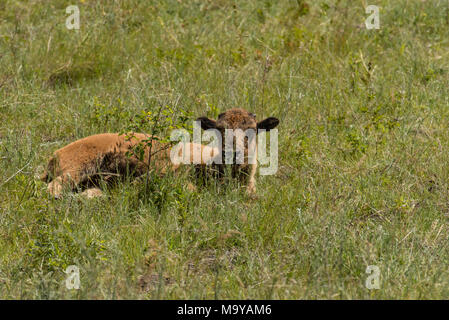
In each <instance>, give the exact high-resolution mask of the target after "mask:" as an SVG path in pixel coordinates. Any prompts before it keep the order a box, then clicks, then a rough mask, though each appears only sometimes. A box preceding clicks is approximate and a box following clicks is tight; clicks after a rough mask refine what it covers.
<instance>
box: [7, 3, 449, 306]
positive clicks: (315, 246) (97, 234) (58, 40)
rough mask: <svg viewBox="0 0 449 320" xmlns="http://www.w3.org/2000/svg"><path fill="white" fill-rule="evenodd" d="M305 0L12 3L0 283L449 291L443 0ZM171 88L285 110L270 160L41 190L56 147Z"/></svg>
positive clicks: (239, 292)
mask: <svg viewBox="0 0 449 320" xmlns="http://www.w3.org/2000/svg"><path fill="white" fill-rule="evenodd" d="M305 2H307V3H308V5H305V4H304V3H305ZM305 2H304V1H301V0H300V1H268V0H265V1H232V0H219V1H212V0H210V1H207V0H203V1H199V0H197V1H174V0H170V1H162V0H160V1H138V0H127V1H121V0H117V1H106V0H103V1H99V0H95V1H94V0H85V1H63V0H55V1H51V2H49V1H47V2H45V1H37V0H29V1H17V0H5V1H1V2H0V298H3V299H22V298H25V299H47V298H50V299H60V298H66V299H130V298H135V299H158V298H163V299H178V298H184V299H205V298H208V299H214V298H219V299H231V298H233V299H247V298H248V299H265V298H273V299H317V298H319V299H321V298H330V299H347V298H349V299H388V298H393V299H414V298H418V299H424V298H443V299H448V298H449V269H448V267H447V266H448V264H449V250H448V248H447V243H448V239H447V237H448V231H449V228H448V222H449V196H448V195H449V194H448V188H449V184H448V178H449V161H448V153H449V146H448V143H449V130H448V129H449V123H448V116H449V108H448V107H449V101H448V88H449V77H448V72H449V55H448V49H449V4H448V2H447V1H438V0H429V1H406V0H399V1H386V0H383V1H381V0H377V1H372V2H370V3H366V2H365V1H349V0H347V1H346V0H341V1H329V0H319V1H308V0H307V1H305ZM50 3H51V4H50ZM71 4H77V5H78V6H79V7H80V10H81V29H80V30H79V31H75V30H67V29H66V27H65V19H66V17H67V16H68V15H67V14H66V13H65V8H66V7H67V6H68V5H71ZM368 4H376V5H379V6H380V7H381V11H380V29H379V30H367V29H366V28H365V26H364V21H365V19H366V17H367V16H368V15H367V14H365V9H364V7H365V6H366V5H368ZM369 66H371V70H368V69H369ZM160 104H163V105H169V106H172V107H177V108H182V109H184V110H186V111H188V112H191V113H192V114H193V115H194V117H197V116H203V115H208V116H211V117H212V116H215V115H216V114H217V113H218V112H222V111H224V110H226V109H228V108H231V107H242V108H245V109H248V110H250V111H252V112H255V113H257V115H258V118H259V119H262V118H264V117H267V116H275V117H278V118H279V119H280V125H279V127H278V129H279V170H278V172H277V174H276V175H273V176H259V177H258V178H257V182H258V190H257V195H258V198H257V199H256V200H251V199H249V198H247V197H246V196H245V192H244V188H243V187H239V186H236V185H235V184H231V185H229V186H227V187H224V188H221V189H220V188H217V187H215V186H214V185H210V186H206V187H200V188H198V190H197V191H196V192H190V191H188V190H187V189H186V188H185V185H186V184H187V182H188V180H189V177H188V176H187V175H180V176H178V177H173V176H167V177H165V178H164V179H161V180H158V181H154V182H153V184H152V189H151V192H149V193H147V194H145V190H144V188H143V187H142V186H139V185H137V186H136V185H133V184H131V183H129V182H124V183H123V184H120V185H119V186H117V187H115V188H112V189H110V190H108V191H107V192H106V193H107V196H106V197H105V198H99V199H94V200H86V199H84V198H81V197H79V196H78V195H76V194H73V195H70V194H67V195H66V196H65V197H64V199H62V200H57V201H56V200H53V199H51V198H50V197H49V196H48V195H47V193H46V186H45V184H44V183H42V182H40V181H39V180H38V179H37V178H36V176H37V175H38V174H39V173H40V172H42V170H43V166H44V164H45V163H46V161H47V160H48V158H49V156H50V155H51V153H52V152H53V151H54V150H56V149H57V148H60V147H62V146H64V145H65V144H67V143H69V142H72V141H74V140H76V139H79V138H82V137H85V136H87V135H90V134H94V133H101V132H108V131H110V132H119V131H121V130H124V129H125V128H127V127H128V126H129V121H130V120H129V116H130V115H133V114H138V113H140V112H142V110H150V111H151V110H155V109H156V108H157V107H158V105H160ZM99 110H101V111H99ZM69 265H77V266H78V267H79V268H80V270H81V289H80V290H68V289H66V287H65V279H66V274H65V273H64V270H65V268H66V267H67V266H69ZM368 265H377V266H378V267H379V268H380V271H381V278H380V279H381V285H380V289H379V290H368V289H367V288H366V287H365V280H366V278H367V276H368V275H367V274H366V273H365V269H366V267H367V266H368Z"/></svg>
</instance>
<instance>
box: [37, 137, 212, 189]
mask: <svg viewBox="0 0 449 320" xmlns="http://www.w3.org/2000/svg"><path fill="white" fill-rule="evenodd" d="M149 137H150V136H149V135H146V134H142V133H128V134H126V135H119V134H117V133H103V134H97V135H93V136H89V137H86V138H83V139H80V140H77V141H75V142H72V143H70V144H69V145H67V146H65V147H63V148H61V149H59V150H56V151H55V152H54V154H53V156H52V157H51V158H50V161H49V162H48V166H47V170H46V172H45V173H44V174H43V176H42V180H44V181H46V182H47V183H48V191H49V193H50V194H51V195H53V196H54V197H59V196H60V195H61V192H62V190H63V189H64V188H65V187H68V188H70V189H72V190H73V189H75V188H86V187H88V186H89V185H91V184H92V182H94V181H95V180H96V179H98V178H103V179H105V180H108V179H111V178H113V177H123V176H126V175H128V176H139V175H142V174H144V173H145V172H147V168H148V159H149V154H150V150H149V149H150V148H149V147H147V148H145V151H144V157H143V159H144V161H140V160H139V159H138V158H137V157H136V156H135V155H133V154H132V153H131V154H129V153H130V152H131V151H132V150H133V148H134V147H135V146H136V145H137V144H138V143H139V142H142V141H144V140H147V139H148V138H149ZM189 145H190V148H191V152H190V157H191V159H192V160H193V149H194V148H200V149H201V152H202V153H201V154H202V155H207V152H209V154H210V157H214V156H215V153H216V152H217V151H216V150H215V151H214V150H213V149H212V148H209V149H207V148H208V147H207V146H202V145H195V144H193V143H192V144H189ZM170 147H171V145H169V144H161V143H160V142H159V141H158V140H156V139H153V141H152V147H151V164H152V166H154V168H157V170H158V171H159V172H161V173H162V174H163V173H166V172H167V170H176V169H178V167H179V164H177V165H175V164H173V163H172V161H171V160H170ZM214 152H215V153H214ZM178 155H179V156H181V157H182V150H180V151H179V153H178ZM204 158H206V156H204V157H202V159H204ZM205 162H206V159H204V161H203V163H205ZM83 194H85V195H87V196H88V197H93V196H98V195H100V194H101V191H100V190H99V189H96V188H95V189H88V190H86V191H85V192H84V193H83Z"/></svg>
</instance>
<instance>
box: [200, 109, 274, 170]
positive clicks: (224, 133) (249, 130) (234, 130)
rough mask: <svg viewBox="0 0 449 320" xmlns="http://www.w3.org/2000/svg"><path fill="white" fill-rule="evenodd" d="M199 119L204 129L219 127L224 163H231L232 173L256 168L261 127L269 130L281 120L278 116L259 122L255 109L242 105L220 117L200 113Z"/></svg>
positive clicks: (217, 128) (216, 128)
mask: <svg viewBox="0 0 449 320" xmlns="http://www.w3.org/2000/svg"><path fill="white" fill-rule="evenodd" d="M197 121H200V123H201V128H202V129H203V130H209V129H215V130H218V133H220V137H221V150H220V152H221V156H222V166H223V165H224V164H232V166H233V168H232V169H233V170H232V172H233V175H235V174H236V173H242V172H243V173H249V171H250V170H249V168H250V167H254V168H255V166H256V165H257V145H256V140H257V139H256V135H257V133H258V131H259V130H266V131H269V130H271V129H274V128H275V127H276V126H277V125H278V124H279V120H278V119H276V118H273V117H270V118H266V119H264V120H262V121H259V122H258V121H257V120H256V115H255V114H254V113H251V112H248V111H246V110H244V109H239V108H234V109H230V110H228V111H226V112H223V113H221V114H220V115H218V118H217V120H213V119H209V118H207V117H200V118H198V119H197ZM234 146H235V148H234ZM222 169H223V168H222ZM220 171H221V172H222V170H220Z"/></svg>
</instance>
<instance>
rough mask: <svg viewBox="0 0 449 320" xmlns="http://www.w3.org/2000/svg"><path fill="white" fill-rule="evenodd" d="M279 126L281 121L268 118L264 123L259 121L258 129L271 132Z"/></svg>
mask: <svg viewBox="0 0 449 320" xmlns="http://www.w3.org/2000/svg"><path fill="white" fill-rule="evenodd" d="M278 124H279V120H278V119H277V118H274V117H269V118H266V119H264V120H262V121H259V122H258V123H257V129H264V130H267V131H270V130H271V129H274V128H276V127H277V125H278Z"/></svg>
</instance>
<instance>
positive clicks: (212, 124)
mask: <svg viewBox="0 0 449 320" xmlns="http://www.w3.org/2000/svg"><path fill="white" fill-rule="evenodd" d="M196 121H199V122H200V123H201V129H203V130H207V129H216V128H217V122H216V121H215V120H212V119H209V118H207V117H199V118H198V119H196Z"/></svg>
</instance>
